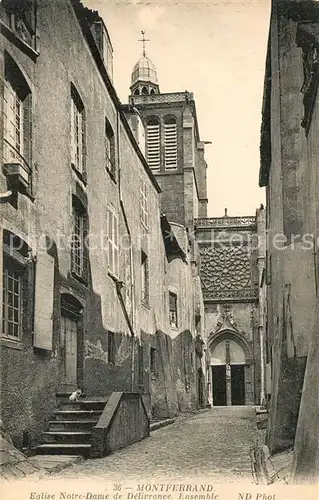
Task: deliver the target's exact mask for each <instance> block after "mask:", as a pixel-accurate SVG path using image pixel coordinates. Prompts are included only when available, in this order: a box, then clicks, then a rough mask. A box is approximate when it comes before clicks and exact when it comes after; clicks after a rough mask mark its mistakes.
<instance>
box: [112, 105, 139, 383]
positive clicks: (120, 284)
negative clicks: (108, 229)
mask: <svg viewBox="0 0 319 500" xmlns="http://www.w3.org/2000/svg"><path fill="white" fill-rule="evenodd" d="M116 128H117V158H118V187H119V198H120V206H121V210H122V214H123V218H124V222H125V226H126V230H127V232H128V235H129V238H130V274H131V301H132V303H131V307H132V320H131V319H130V317H129V314H128V312H127V309H126V305H125V301H124V299H123V296H122V293H121V289H122V287H123V282H122V281H117V282H116V292H117V295H118V297H119V300H120V303H121V306H122V309H123V313H124V317H125V319H126V322H127V325H128V327H129V330H130V333H131V391H132V392H134V385H135V358H134V343H135V334H134V323H135V321H134V319H135V318H134V311H135V307H134V275H133V248H132V236H131V231H130V227H129V224H128V220H127V217H126V212H125V208H124V203H123V199H122V190H121V161H120V119H119V112H118V111H117V114H116Z"/></svg>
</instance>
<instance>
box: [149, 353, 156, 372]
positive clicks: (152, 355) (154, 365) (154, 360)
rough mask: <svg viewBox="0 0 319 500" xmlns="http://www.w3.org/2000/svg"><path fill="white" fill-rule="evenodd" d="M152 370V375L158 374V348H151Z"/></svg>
mask: <svg viewBox="0 0 319 500" xmlns="http://www.w3.org/2000/svg"><path fill="white" fill-rule="evenodd" d="M150 372H151V375H156V349H155V347H151V348H150Z"/></svg>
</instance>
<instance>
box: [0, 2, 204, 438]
mask: <svg viewBox="0 0 319 500" xmlns="http://www.w3.org/2000/svg"><path fill="white" fill-rule="evenodd" d="M0 28H1V35H0V36H1V51H0V71H1V84H0V85H1V113H0V120H1V126H0V131H1V136H0V154H1V158H2V168H1V173H0V193H1V200H0V201H1V212H0V213H1V239H0V241H1V252H0V255H1V257H0V267H1V271H2V274H3V287H1V299H2V300H1V302H2V304H3V309H2V322H1V381H2V384H1V418H2V420H3V423H4V426H5V428H6V430H7V432H8V433H9V434H11V436H12V438H13V441H14V443H15V444H16V445H17V446H19V447H20V446H22V445H26V444H27V443H36V442H38V441H39V440H40V437H41V433H42V431H43V430H44V429H45V427H46V425H47V422H48V420H49V419H50V415H51V414H52V412H53V410H54V409H55V408H56V394H57V393H63V394H65V393H69V392H70V391H72V390H74V389H75V388H76V387H81V388H82V389H83V391H84V392H85V393H86V394H87V395H88V396H92V397H98V396H99V397H100V396H105V395H108V394H110V393H111V392H112V391H116V390H118V391H133V392H140V393H143V394H145V395H146V396H145V400H146V401H148V407H149V412H150V414H153V415H154V416H159V417H163V416H172V415H175V414H176V413H178V412H179V411H185V410H188V409H191V408H198V406H200V405H202V404H203V400H204V395H203V387H202V386H200V384H199V382H198V380H200V381H202V379H203V370H204V368H205V367H204V364H203V357H202V355H203V352H202V347H201V342H200V333H201V332H202V330H203V318H204V307H203V298H202V293H201V287H200V282H199V276H198V272H197V270H196V269H197V268H196V263H195V262H194V257H193V247H192V245H191V242H190V239H189V234H188V231H187V228H186V227H185V226H184V225H183V224H181V220H174V219H171V218H170V217H169V216H168V214H166V215H164V214H163V213H162V208H161V205H162V196H165V194H163V192H162V189H161V186H160V184H159V182H158V179H156V178H155V175H154V173H153V172H152V171H151V169H150V168H149V165H148V162H147V161H146V159H145V156H144V154H143V128H140V129H139V128H138V125H139V123H140V122H139V120H138V117H136V116H135V115H134V116H130V110H129V109H125V107H123V106H122V105H121V104H120V102H119V100H118V97H117V95H116V91H115V89H114V86H113V83H112V45H111V42H110V38H109V36H108V33H107V29H106V27H105V25H104V23H103V21H102V20H101V18H100V17H99V16H98V14H97V13H96V12H92V11H90V10H89V9H86V8H84V7H83V6H82V4H81V3H80V2H79V1H78V0H66V1H65V2H58V1H49V0H47V1H46V0H45V1H44V2H41V3H38V4H37V5H36V2H35V1H30V2H29V1H28V2H19V3H16V2H10V1H3V2H2V3H1V21H0ZM202 161H203V160H202ZM199 388H200V390H199Z"/></svg>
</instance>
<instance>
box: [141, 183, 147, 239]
mask: <svg viewBox="0 0 319 500" xmlns="http://www.w3.org/2000/svg"><path fill="white" fill-rule="evenodd" d="M147 194H148V193H147V185H146V183H145V182H144V181H143V180H142V179H141V191H140V213H141V222H142V225H143V227H144V229H148V196H147Z"/></svg>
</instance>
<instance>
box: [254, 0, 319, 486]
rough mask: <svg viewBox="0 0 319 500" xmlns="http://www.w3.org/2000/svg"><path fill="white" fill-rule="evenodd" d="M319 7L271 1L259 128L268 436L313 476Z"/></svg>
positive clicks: (316, 454) (297, 468)
mask: <svg viewBox="0 0 319 500" xmlns="http://www.w3.org/2000/svg"><path fill="white" fill-rule="evenodd" d="M318 7H319V6H318V3H317V2H312V1H304V2H303V1H302V2H300V1H295V0H291V1H277V0H274V1H273V2H272V11H271V20H270V30H269V41H268V51H267V61H266V74H265V90H264V100H263V120H262V134H261V169H260V186H265V187H266V195H267V235H268V237H267V260H266V287H267V291H266V294H267V318H266V322H267V335H266V353H265V363H266V364H267V373H268V374H270V376H269V377H267V380H268V383H267V393H268V398H270V403H269V406H270V410H269V428H268V446H269V448H270V451H271V453H274V452H276V451H281V450H283V449H287V448H291V447H293V448H294V471H293V477H294V480H295V481H304V480H306V481H308V480H315V478H316V477H317V474H318V470H319V448H318V440H317V439H316V437H315V436H317V435H318V432H319V429H318V385H319V384H318V382H319V381H318V373H319V371H318V363H319V359H318V352H319V348H318V347H319V346H318V268H319V267H318V266H319V261H318V236H319V234H318V221H319V204H318V192H319V177H318V174H319V171H318V154H319V142H318V141H319V133H318V132H319V95H318V82H319V56H318V54H319V23H318V19H319V10H318Z"/></svg>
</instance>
